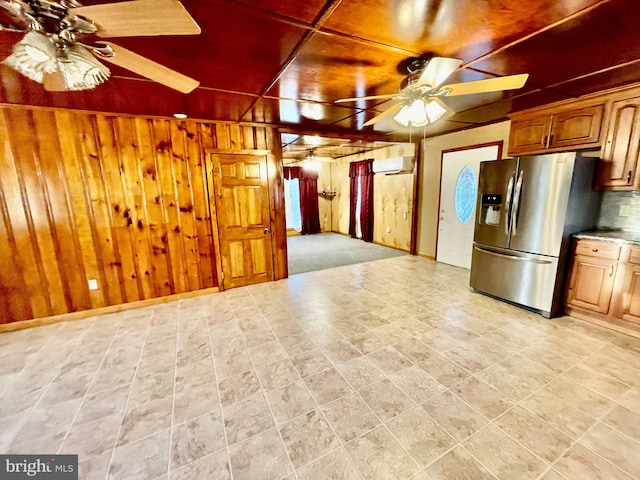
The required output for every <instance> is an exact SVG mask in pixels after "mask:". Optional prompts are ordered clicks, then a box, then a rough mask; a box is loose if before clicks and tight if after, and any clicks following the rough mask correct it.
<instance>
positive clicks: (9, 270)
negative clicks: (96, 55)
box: [0, 116, 33, 323]
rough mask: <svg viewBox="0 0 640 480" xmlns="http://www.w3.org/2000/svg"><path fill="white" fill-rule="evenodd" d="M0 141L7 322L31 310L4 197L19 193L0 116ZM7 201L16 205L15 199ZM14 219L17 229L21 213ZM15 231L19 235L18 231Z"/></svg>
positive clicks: (2, 296) (0, 276)
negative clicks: (0, 143)
mask: <svg viewBox="0 0 640 480" xmlns="http://www.w3.org/2000/svg"><path fill="white" fill-rule="evenodd" d="M0 141H1V142H2V144H3V146H4V155H3V156H2V157H0V169H1V170H2V172H3V175H2V176H0V215H1V218H0V258H2V263H3V265H2V268H0V323H7V322H10V321H11V320H13V319H18V320H22V319H28V318H32V316H33V309H32V308H31V303H30V301H29V296H27V295H25V294H24V292H25V291H26V284H25V278H24V271H23V268H22V264H21V262H20V260H21V258H22V256H21V255H20V252H19V251H18V245H17V241H16V236H15V233H14V225H13V222H12V218H11V211H10V206H9V205H8V203H7V199H9V200H10V199H12V198H20V195H19V188H17V187H18V184H17V182H16V181H15V176H13V178H10V173H11V172H12V170H13V165H12V163H13V162H12V161H13V155H12V153H11V147H10V146H9V140H8V138H7V130H6V128H5V125H4V117H3V116H0ZM16 194H17V195H16ZM10 203H12V204H15V203H16V202H10ZM18 213H22V212H18ZM20 217H21V218H20ZM13 220H14V221H16V227H17V228H18V229H20V225H24V224H25V222H24V215H17V216H16V217H14V218H13ZM19 220H22V221H19ZM18 233H19V234H20V232H18Z"/></svg>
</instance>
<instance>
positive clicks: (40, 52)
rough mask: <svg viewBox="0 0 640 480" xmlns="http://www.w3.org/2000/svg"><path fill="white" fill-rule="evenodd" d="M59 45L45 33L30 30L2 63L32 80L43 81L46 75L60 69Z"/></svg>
mask: <svg viewBox="0 0 640 480" xmlns="http://www.w3.org/2000/svg"><path fill="white" fill-rule="evenodd" d="M57 53H58V52H57V47H56V45H55V44H54V43H53V41H52V40H51V39H50V38H49V37H48V36H47V35H45V34H43V33H40V32H37V31H30V32H28V33H27V34H26V35H25V36H24V38H23V39H22V40H20V41H19V42H18V43H16V44H15V45H14V46H13V53H12V54H11V55H9V56H8V57H7V58H5V59H4V60H3V61H2V63H4V64H5V65H7V66H9V67H11V68H13V69H14V70H16V71H17V72H19V73H21V74H22V75H24V76H25V77H27V78H30V79H31V80H33V81H35V82H38V83H42V82H43V81H44V76H45V75H46V74H48V73H53V72H55V71H56V70H57V69H58V59H57V56H58V55H57Z"/></svg>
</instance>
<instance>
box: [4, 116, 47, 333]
mask: <svg viewBox="0 0 640 480" xmlns="http://www.w3.org/2000/svg"><path fill="white" fill-rule="evenodd" d="M22 114H23V115H24V114H25V112H24V111H23V113H22ZM11 126H12V122H11V117H10V112H9V111H8V110H7V109H4V108H3V109H1V110H0V140H1V141H2V144H3V150H4V152H3V155H2V156H1V157H0V171H1V172H2V175H1V176H0V188H1V191H0V192H1V194H2V198H1V199H0V201H1V202H2V216H3V218H2V221H3V225H4V227H3V229H4V230H5V231H6V233H5V234H3V235H2V237H0V241H1V242H2V243H3V246H4V247H5V248H8V251H9V253H10V254H11V259H9V257H5V256H4V252H3V256H2V257H1V258H3V259H7V260H6V262H7V264H6V267H5V266H3V268H2V270H3V276H2V277H0V278H1V279H2V282H3V283H2V285H3V286H4V289H5V292H6V291H7V290H9V293H11V292H12V291H13V289H14V288H16V289H18V290H17V291H13V293H14V294H16V295H17V296H18V298H15V299H11V300H9V299H7V300H6V301H7V302H9V305H10V306H11V310H3V311H2V312H0V314H1V317H0V318H1V319H2V320H1V321H2V322H8V321H13V320H19V319H23V318H25V317H24V316H23V315H28V314H30V315H33V316H42V317H44V316H47V315H51V314H52V311H53V309H52V306H51V302H50V299H49V297H48V295H47V290H46V289H45V288H44V286H45V285H44V284H43V278H44V272H43V271H42V266H41V264H38V263H37V260H36V255H35V251H34V249H33V245H32V242H31V238H32V232H33V220H32V218H31V212H30V211H29V209H28V203H27V204H26V205H25V202H27V201H28V199H27V198H26V192H25V190H24V183H23V182H22V180H21V178H20V177H19V175H18V172H17V170H16V161H15V158H14V153H13V149H12V142H11ZM25 207H26V208H25ZM5 235H6V237H5ZM5 238H6V241H7V243H6V244H4V240H5ZM3 261H4V260H3ZM11 263H13V264H14V265H15V270H12V269H11V268H10V265H11ZM5 275H6V276H5ZM8 277H10V278H8ZM5 280H6V281H8V282H9V283H7V284H5V283H4V281H5ZM25 292H29V295H27V294H25ZM3 294H4V292H3ZM22 303H25V304H26V305H25V307H24V308H23V307H21V306H20V305H21V304H22Z"/></svg>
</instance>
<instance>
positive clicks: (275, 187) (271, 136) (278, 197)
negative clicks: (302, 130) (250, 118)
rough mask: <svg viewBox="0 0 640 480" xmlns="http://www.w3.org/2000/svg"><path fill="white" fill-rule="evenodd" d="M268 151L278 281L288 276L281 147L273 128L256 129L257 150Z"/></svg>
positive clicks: (276, 132)
mask: <svg viewBox="0 0 640 480" xmlns="http://www.w3.org/2000/svg"><path fill="white" fill-rule="evenodd" d="M263 139H264V142H265V144H264V147H266V148H267V149H268V150H270V153H269V154H268V155H267V170H268V179H269V198H270V202H269V208H270V216H271V245H272V246H271V249H272V251H273V255H272V258H273V277H274V278H273V279H274V280H280V279H282V278H287V277H288V276H289V269H288V265H287V224H286V218H285V215H284V170H283V163H282V145H281V143H280V132H279V131H278V130H277V129H275V128H270V129H264V128H256V140H257V142H256V143H257V146H258V148H261V147H262V145H261V143H262V141H263Z"/></svg>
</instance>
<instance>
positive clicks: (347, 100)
mask: <svg viewBox="0 0 640 480" xmlns="http://www.w3.org/2000/svg"><path fill="white" fill-rule="evenodd" d="M397 96H398V94H397V93H393V94H390V95H371V96H369V97H352V98H341V99H340V100H336V103H344V102H357V101H358V100H382V99H384V98H394V97H397Z"/></svg>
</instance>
